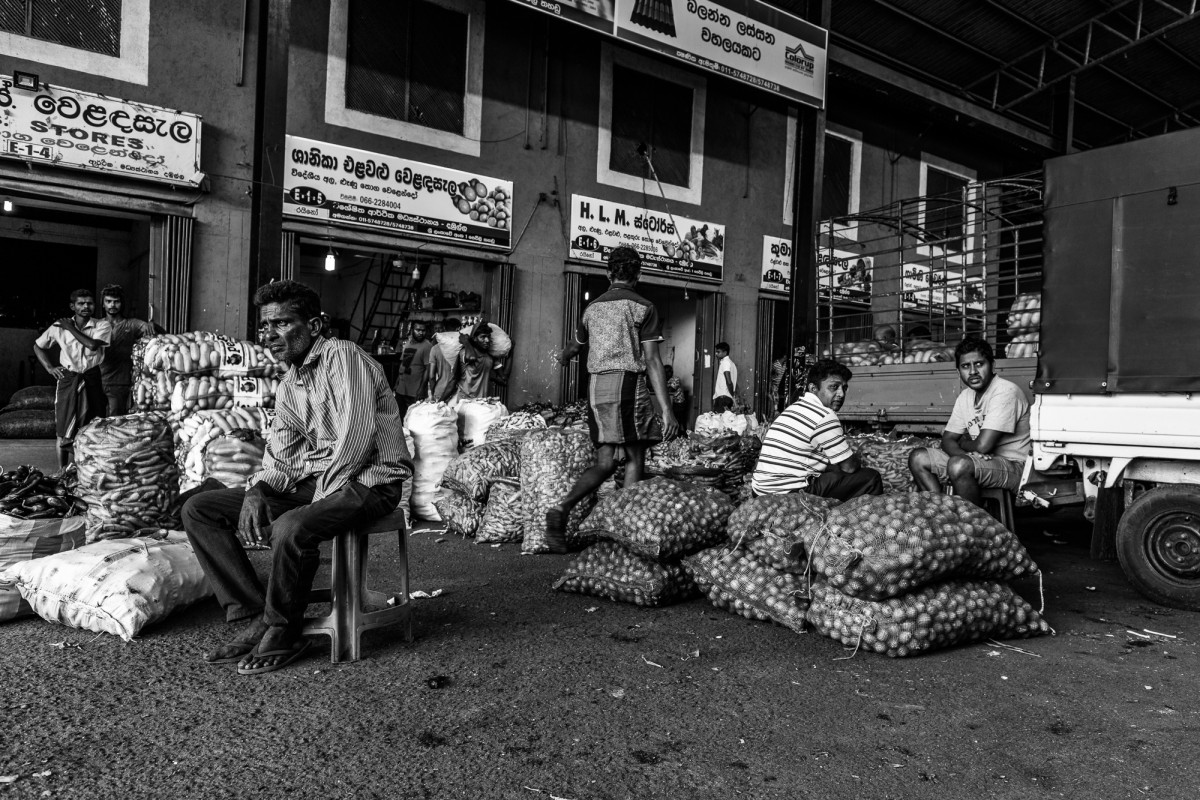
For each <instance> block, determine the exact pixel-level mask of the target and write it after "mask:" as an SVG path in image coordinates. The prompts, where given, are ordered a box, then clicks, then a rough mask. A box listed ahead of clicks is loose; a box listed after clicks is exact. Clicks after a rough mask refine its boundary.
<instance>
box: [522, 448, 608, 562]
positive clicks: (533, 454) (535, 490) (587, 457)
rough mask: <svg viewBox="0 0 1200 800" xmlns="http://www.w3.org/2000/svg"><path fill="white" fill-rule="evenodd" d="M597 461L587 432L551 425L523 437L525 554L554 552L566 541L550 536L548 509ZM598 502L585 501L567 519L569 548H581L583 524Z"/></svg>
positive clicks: (523, 543)
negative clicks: (555, 540) (548, 534)
mask: <svg viewBox="0 0 1200 800" xmlns="http://www.w3.org/2000/svg"><path fill="white" fill-rule="evenodd" d="M595 462H596V449H595V447H594V446H593V445H592V440H591V437H589V436H588V434H587V433H586V432H584V431H579V430H567V429H565V428H547V429H546V430H544V431H535V432H533V433H531V434H529V435H528V436H526V437H525V438H524V439H522V440H521V503H522V505H523V507H524V510H525V530H524V534H523V536H522V539H521V552H522V553H550V552H554V551H555V550H558V549H559V548H560V547H561V546H562V544H563V543H560V542H552V541H549V539H548V537H547V536H546V512H547V511H549V510H550V509H551V508H553V507H554V506H556V505H558V504H559V503H561V502H562V499H563V498H564V497H566V495H567V492H568V491H570V489H571V487H572V486H573V485H574V484H575V480H576V479H577V478H578V477H579V476H580V474H582V473H583V471H584V470H585V469H587V468H588V467H590V466H592V465H593V464H594V463H595ZM594 503H595V496H594V495H593V496H589V497H587V498H585V499H584V500H582V501H581V502H580V503H579V504H578V505H576V506H575V508H573V509H572V510H571V514H570V516H569V518H568V520H567V526H566V536H565V538H566V541H565V545H566V547H567V548H568V549H579V547H580V546H582V545H583V544H584V543H585V542H583V541H581V540H580V539H579V536H578V533H579V523H580V522H581V521H582V520H583V518H584V517H586V516H587V514H588V512H589V511H590V510H591V508H592V505H593V504H594Z"/></svg>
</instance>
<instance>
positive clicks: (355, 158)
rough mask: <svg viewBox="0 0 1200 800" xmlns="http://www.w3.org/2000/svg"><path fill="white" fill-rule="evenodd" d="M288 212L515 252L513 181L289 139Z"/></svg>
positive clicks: (285, 194)
mask: <svg viewBox="0 0 1200 800" xmlns="http://www.w3.org/2000/svg"><path fill="white" fill-rule="evenodd" d="M286 147H287V158H286V162H285V163H286V169H285V171H284V178H283V190H284V191H283V213H284V214H286V215H288V216H291V217H300V218H303V219H315V220H321V221H323V222H338V223H343V224H347V225H359V226H362V227H365V228H376V229H379V230H388V231H393V232H396V233H402V234H405V235H409V236H416V237H420V238H424V239H436V240H442V241H446V240H449V241H455V242H467V243H470V244H475V245H479V246H481V247H495V248H500V249H504V250H508V249H510V248H511V247H512V207H513V205H512V204H513V185H512V181H502V180H498V179H496V178H488V177H480V176H478V175H472V174H470V173H467V172H459V171H458V170H453V169H445V168H443V167H438V166H434V165H430V164H422V163H420V162H417V161H409V160H407V159H403V158H398V157H395V156H387V155H381V154H379V153H370V152H367V151H366V150H355V149H353V148H350V147H341V146H340V145H336V144H329V143H328V142H318V141H315V140H313V139H302V138H300V137H299V136H288V137H287V142H286Z"/></svg>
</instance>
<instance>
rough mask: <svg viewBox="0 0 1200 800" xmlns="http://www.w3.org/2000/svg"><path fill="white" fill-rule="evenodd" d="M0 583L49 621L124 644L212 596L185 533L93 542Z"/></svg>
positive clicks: (18, 570)
mask: <svg viewBox="0 0 1200 800" xmlns="http://www.w3.org/2000/svg"><path fill="white" fill-rule="evenodd" d="M0 581H3V582H6V583H12V584H15V585H16V587H17V589H18V590H19V591H20V593H21V596H22V597H23V598H25V601H26V602H28V603H29V605H30V606H32V608H33V610H34V613H36V614H37V615H38V616H39V617H41V618H42V619H44V620H46V621H47V622H57V623H60V624H62V625H66V626H68V627H71V628H79V629H81V630H87V631H95V632H96V633H111V634H113V635H115V636H120V637H121V638H122V639H124V640H125V641H129V640H130V639H132V638H133V637H135V636H137V635H138V633H139V632H140V631H141V630H142V628H143V627H145V626H146V625H149V624H150V623H152V622H157V621H159V620H161V619H163V618H164V617H166V616H167V615H169V614H170V613H171V612H172V611H174V610H175V609H177V608H180V607H182V606H185V605H187V604H189V603H193V602H195V601H197V600H199V599H201V598H204V597H207V596H208V595H210V594H211V593H212V591H211V589H209V586H208V580H207V579H206V578H205V577H204V570H203V569H201V568H200V562H199V560H197V558H196V554H195V552H194V551H193V550H192V545H191V544H190V543H189V542H188V539H187V534H185V533H183V532H182V531H171V532H167V531H163V532H161V534H158V535H156V536H154V537H150V536H141V537H135V538H132V539H123V540H120V541H105V542H94V543H92V544H87V545H84V546H83V547H80V548H78V549H76V550H68V551H66V552H64V553H59V554H57V555H52V556H46V557H45V558H37V559H34V560H33V561H25V562H22V563H20V564H14V565H13V566H11V567H9V568H8V569H6V570H4V571H3V572H0Z"/></svg>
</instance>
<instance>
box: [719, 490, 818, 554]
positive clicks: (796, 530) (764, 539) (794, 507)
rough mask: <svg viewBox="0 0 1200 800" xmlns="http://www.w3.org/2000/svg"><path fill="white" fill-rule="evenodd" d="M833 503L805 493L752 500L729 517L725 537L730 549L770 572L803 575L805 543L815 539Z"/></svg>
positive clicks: (768, 495) (775, 495) (764, 496)
mask: <svg viewBox="0 0 1200 800" xmlns="http://www.w3.org/2000/svg"><path fill="white" fill-rule="evenodd" d="M837 503H838V501H837V500H834V499H831V498H827V497H817V496H816V495H812V494H808V493H807V492H793V493H791V494H767V495H763V496H761V497H752V498H750V499H749V500H747V501H746V502H744V503H742V504H741V505H740V506H738V507H737V508H736V509H735V510H734V512H733V513H732V514H730V515H729V524H728V525H727V526H726V535H727V536H728V537H729V542H730V543H731V544H732V545H733V546H734V547H740V548H743V549H745V550H747V551H748V552H750V553H753V554H754V556H755V557H757V558H758V559H760V560H761V561H762V562H763V563H764V564H768V565H770V566H771V567H773V568H774V569H778V570H782V571H784V572H793V573H797V574H799V573H803V572H804V571H805V570H806V569H807V568H808V556H807V551H806V550H805V543H806V542H808V541H812V540H813V539H814V538H815V536H816V534H817V533H818V532H819V531H820V530H821V529H822V527H823V526H824V525H825V518H826V517H827V516H828V514H829V509H831V508H833V507H834V506H836V505H837Z"/></svg>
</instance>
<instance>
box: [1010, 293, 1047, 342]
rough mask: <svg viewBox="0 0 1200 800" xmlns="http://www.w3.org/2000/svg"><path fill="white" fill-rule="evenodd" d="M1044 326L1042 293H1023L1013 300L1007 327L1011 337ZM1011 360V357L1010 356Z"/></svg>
mask: <svg viewBox="0 0 1200 800" xmlns="http://www.w3.org/2000/svg"><path fill="white" fill-rule="evenodd" d="M1041 324H1042V293H1041V292H1023V293H1021V294H1019V295H1017V296H1016V297H1015V298H1013V304H1012V307H1011V308H1010V309H1009V310H1008V317H1007V318H1006V319H1005V326H1006V327H1007V329H1008V333H1009V335H1010V336H1017V335H1018V334H1023V333H1029V332H1030V331H1036V330H1038V328H1040V327H1041ZM1010 358H1011V356H1010Z"/></svg>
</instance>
